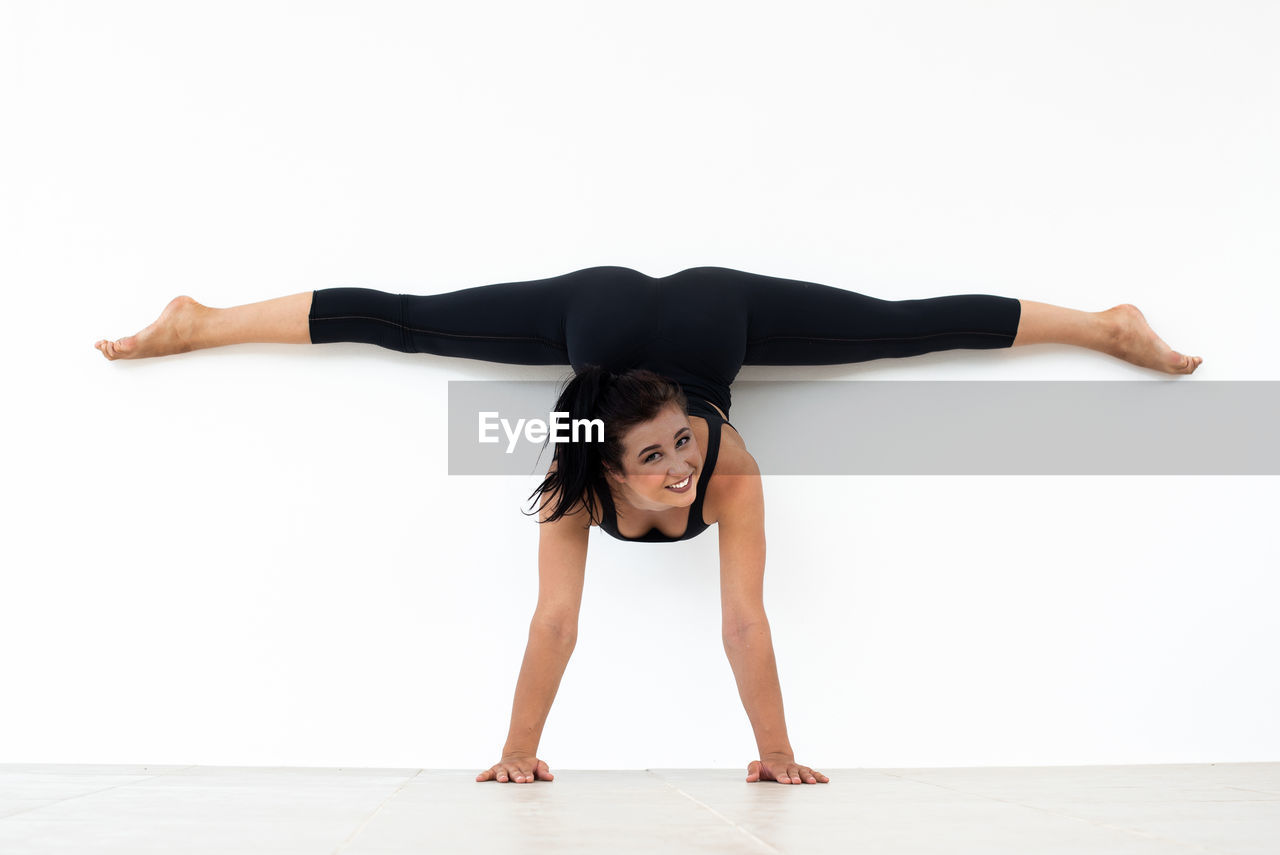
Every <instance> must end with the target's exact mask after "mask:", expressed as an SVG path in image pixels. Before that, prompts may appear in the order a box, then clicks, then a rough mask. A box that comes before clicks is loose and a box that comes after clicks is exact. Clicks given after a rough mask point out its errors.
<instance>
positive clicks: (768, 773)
mask: <svg viewBox="0 0 1280 855" xmlns="http://www.w3.org/2000/svg"><path fill="white" fill-rule="evenodd" d="M755 781H777V782H778V783H779V784H799V783H801V782H803V783H806V784H819V783H821V784H826V783H829V782H830V781H831V779H830V778H828V777H827V776H826V775H824V774H822V773H821V772H819V771H818V770H817V769H810V768H809V767H808V766H801V765H800V764H799V763H797V762H796V758H795V757H793V756H791V755H790V754H766V755H764V757H762V758H761V759H759V760H752V761H751V762H750V763H748V764H747V783H749V784H750V783H752V782H755Z"/></svg>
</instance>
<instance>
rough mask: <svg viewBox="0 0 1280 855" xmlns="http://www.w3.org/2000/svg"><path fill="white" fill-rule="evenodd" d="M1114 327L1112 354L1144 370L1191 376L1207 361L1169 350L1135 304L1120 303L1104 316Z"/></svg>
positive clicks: (1104, 313) (1103, 313)
mask: <svg viewBox="0 0 1280 855" xmlns="http://www.w3.org/2000/svg"><path fill="white" fill-rule="evenodd" d="M1101 314H1102V315H1103V316H1104V317H1106V318H1109V319H1110V320H1111V322H1112V324H1113V328H1112V336H1113V341H1112V349H1111V354H1112V355H1113V356H1117V357H1119V358H1120V359H1123V360H1125V361H1126V362H1132V363H1133V364H1134V365H1141V366H1142V367H1143V368H1154V369H1155V370H1156V371H1163V372H1165V373H1166V374H1190V373H1191V372H1193V371H1195V370H1196V368H1198V367H1199V366H1200V363H1201V362H1203V361H1204V360H1203V359H1201V358H1200V357H1198V356H1186V355H1185V354H1181V353H1178V351H1176V350H1174V349H1173V348H1171V347H1169V345H1167V344H1165V343H1164V340H1163V339H1162V338H1160V336H1158V335H1156V333H1155V330H1153V329H1151V325H1150V324H1148V323H1147V319H1146V317H1144V316H1143V314H1142V312H1141V310H1139V309H1138V307H1137V306H1135V305H1133V304H1132V303H1121V304H1120V305H1119V306H1113V307H1112V308H1110V309H1107V310H1106V311H1105V312H1102V313H1101Z"/></svg>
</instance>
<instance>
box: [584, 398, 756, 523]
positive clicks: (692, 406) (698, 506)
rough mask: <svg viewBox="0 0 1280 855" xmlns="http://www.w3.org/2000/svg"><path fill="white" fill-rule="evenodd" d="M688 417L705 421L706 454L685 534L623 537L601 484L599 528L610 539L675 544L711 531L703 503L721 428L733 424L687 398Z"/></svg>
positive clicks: (701, 402)
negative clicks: (676, 535) (705, 519)
mask: <svg viewBox="0 0 1280 855" xmlns="http://www.w3.org/2000/svg"><path fill="white" fill-rule="evenodd" d="M689 415H691V416H701V417H702V418H704V419H706V420H707V451H706V454H705V455H704V456H703V458H702V474H700V475H699V476H698V495H697V497H696V498H694V500H693V504H692V505H690V506H689V522H688V525H687V526H686V527H685V530H684V534H682V535H680V536H679V537H668V536H667V535H665V534H663V533H662V532H661V531H659V530H658V529H657V528H651V529H649V531H648V532H646V533H645V534H642V535H640V536H639V537H624V536H623V535H621V534H619V533H618V512H617V508H616V507H615V506H614V504H613V495H612V494H611V493H610V492H609V489H608V487H607V486H604V485H602V489H601V490H600V493H601V498H602V499H603V504H604V514H603V518H602V519H601V520H600V528H601V529H602V530H604V531H605V532H607V533H608V534H609V535H611V536H612V537H616V538H617V539H618V540H629V541H634V542H636V543H675V542H676V541H678V540H690V539H691V538H694V537H697V536H698V535H700V534H702V533H703V532H704V531H706V530H707V529H708V528H710V526H709V525H707V523H706V522H704V521H703V519H702V503H703V500H704V499H706V497H707V484H709V483H711V473H712V472H714V471H715V468H716V459H717V458H718V457H719V456H720V431H721V429H722V428H723V426H724V425H729V427H733V423H732V422H730V421H728V420H727V419H725V418H723V417H721V415H720V413H719V412H717V411H716V408H715V407H713V406H711V405H710V404H708V403H706V402H705V401H702V400H700V399H698V398H690V399H689ZM734 430H737V428H734Z"/></svg>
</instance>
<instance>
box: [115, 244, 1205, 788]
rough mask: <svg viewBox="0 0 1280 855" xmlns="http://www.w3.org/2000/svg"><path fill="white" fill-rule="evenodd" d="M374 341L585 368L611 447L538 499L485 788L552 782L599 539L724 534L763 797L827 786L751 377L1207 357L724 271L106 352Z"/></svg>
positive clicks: (545, 290) (257, 327) (1041, 307)
mask: <svg viewBox="0 0 1280 855" xmlns="http://www.w3.org/2000/svg"><path fill="white" fill-rule="evenodd" d="M338 341H358V342H366V343H369V344H376V345H379V346H381V347H386V348H390V349H392V350H399V351H402V352H408V353H433V354H438V355H443V356H459V357H466V358H472V359H483V360H488V361H493V362H508V363H518V364H525V365H565V364H567V365H571V366H573V368H574V376H573V378H572V380H570V382H569V383H568V384H567V385H566V386H565V388H564V390H563V391H562V393H561V396H560V400H559V401H558V403H557V405H556V408H555V410H556V411H557V412H567V413H568V414H569V416H570V418H573V419H577V418H599V419H601V420H602V421H603V423H604V424H605V426H606V431H605V438H604V442H600V443H586V442H584V443H578V444H569V443H559V444H557V445H556V452H555V455H554V458H553V460H552V463H551V467H550V469H549V470H548V473H547V477H546V479H545V480H544V481H543V482H542V483H541V484H540V485H539V487H538V489H537V490H535V495H538V496H540V503H539V522H540V523H541V525H540V536H539V547H538V565H539V593H538V605H537V608H536V610H535V612H534V617H533V621H532V623H531V626H530V630H529V642H528V646H527V648H526V650H525V657H524V663H523V665H522V667H521V671H520V677H519V680H518V682H517V684H516V692H515V702H514V705H513V711H512V719H511V728H510V731H509V733H508V738H507V744H506V747H505V748H504V751H503V756H502V759H501V760H499V762H498V763H495V764H494V765H493V766H492V767H490V768H489V769H487V770H485V771H483V772H481V773H480V774H479V775H477V777H476V780H477V781H487V780H496V781H500V782H507V781H515V782H519V783H528V782H532V781H534V780H536V779H538V778H541V779H543V780H552V779H553V777H554V776H553V775H552V774H551V771H550V769H549V768H548V767H547V764H546V763H545V762H544V761H542V760H540V759H539V758H538V757H537V756H536V750H537V745H538V741H539V739H540V737H541V733H542V727H543V724H544V722H545V721H546V716H547V713H548V712H549V710H550V708H551V704H552V701H553V699H554V698H555V693H556V690H557V688H558V687H559V684H560V678H561V676H562V675H563V673H564V669H565V666H566V665H567V664H568V660H569V656H570V654H571V653H572V651H573V647H574V644H575V641H576V634H577V622H578V611H579V606H580V604H581V601H582V588H583V580H584V575H585V569H586V556H587V540H588V535H589V533H590V528H591V526H593V525H599V526H600V527H601V528H602V529H603V530H604V531H606V532H608V533H609V534H610V535H611V536H613V537H616V538H619V539H622V540H640V541H646V542H661V541H673V540H686V539H688V538H691V537H694V536H696V535H698V534H700V533H701V532H702V531H704V530H706V528H708V526H709V525H713V524H714V525H718V527H719V545H720V566H721V604H722V618H721V622H722V633H723V637H724V644H725V650H726V653H727V654H728V657H729V660H730V663H731V665H732V668H733V671H734V675H735V677H736V679H737V682H738V687H739V692H740V695H741V697H742V700H743V705H744V706H745V707H746V711H747V715H748V717H749V718H750V720H751V724H752V727H753V729H754V731H755V736H756V742H757V748H758V750H759V759H758V760H753V761H751V763H749V764H748V767H747V773H748V774H747V778H746V780H747V781H759V780H774V781H778V782H779V783H792V784H796V783H801V782H802V781H803V782H804V783H810V784H812V783H818V782H822V783H826V782H827V781H829V780H830V779H829V778H828V777H827V776H826V775H823V774H822V773H821V772H819V771H817V770H815V769H812V768H811V767H809V766H805V765H802V764H799V763H797V762H796V760H795V756H794V753H793V752H792V749H791V744H790V742H789V740H788V738H787V732H786V725H785V722H784V718H783V708H782V693H781V690H780V688H779V683H778V675H777V667H776V665H775V661H774V655H773V644H772V637H771V635H770V630H769V623H768V619H767V617H766V615H765V610H764V603H763V579H764V563H765V560H764V559H765V538H764V495H763V491H762V489H761V482H760V471H759V468H758V467H757V466H756V463H755V460H754V459H753V458H752V456H751V454H750V453H749V452H748V451H747V448H746V445H745V443H744V442H743V440H742V437H741V436H740V435H739V434H738V431H737V430H736V429H735V428H734V427H733V425H732V424H730V423H729V421H728V413H729V409H730V404H731V397H730V394H729V387H730V384H731V383H732V382H733V379H734V378H735V377H736V376H737V373H738V369H739V368H740V367H741V366H742V365H744V364H745V365H829V364H841V363H851V362H863V361H866V360H871V359H879V358H882V357H890V356H892V357H902V356H912V355H915V354H921V353H929V352H932V351H937V350H950V349H954V348H967V349H992V348H1005V347H1017V346H1019V345H1028V344H1039V343H1048V342H1054V343H1060V344H1071V345H1077V346H1080V347H1087V348H1090V349H1092V350H1098V351H1102V352H1104V353H1108V354H1111V355H1113V356H1116V357H1118V358H1120V359H1124V360H1127V361H1129V362H1132V363H1134V364H1136V365H1141V366H1144V367H1147V368H1151V369H1153V370H1156V371H1162V372H1165V373H1170V374H1190V373H1191V372H1193V371H1195V369H1196V368H1197V367H1198V366H1199V365H1200V363H1201V361H1202V360H1201V359H1200V357H1188V356H1184V355H1183V354H1181V353H1178V352H1176V351H1174V350H1173V349H1172V348H1170V347H1169V346H1168V345H1167V344H1165V343H1164V341H1162V340H1161V339H1160V338H1159V337H1158V336H1157V335H1156V334H1155V332H1154V331H1152V329H1151V327H1150V326H1148V325H1147V323H1146V320H1145V319H1144V318H1143V315H1142V313H1141V312H1140V311H1138V309H1137V308H1136V307H1134V306H1132V305H1129V304H1122V305H1119V306H1114V307H1112V308H1110V309H1107V310H1106V311H1103V312H1082V311H1077V310H1074V309H1067V308H1063V307H1060V306H1053V305H1049V304H1046V303H1037V302H1033V301H1030V300H1018V299H1014V298H1011V297H998V296H993V295H985V294H965V295H957V296H944V297H933V298H927V299H919V300H897V301H889V300H880V299H877V298H874V297H868V296H865V295H862V294H858V293H856V292H853V291H846V290H842V289H839V288H834V287H831V286H827V285H819V284H817V283H813V282H803V281H799V280H792V279H780V278H776V277H770V276H761V275H758V274H753V273H745V272H742V271H738V270H731V269H728V268H723V267H697V268H692V269H689V270H684V271H681V272H680V273H676V274H673V275H671V276H666V277H662V278H651V277H649V276H646V275H644V274H642V273H639V272H637V271H635V270H631V269H629V268H626V267H592V268H587V269H584V270H578V271H575V272H573V273H568V274H565V275H563V276H557V277H552V278H550V279H541V280H534V281H529V282H508V283H500V284H495V285H483V286H478V287H474V288H466V289H462V290H459V291H453V292H449V293H445V294H436V295H423V296H418V295H409V294H388V293H385V292H382V291H375V290H371V289H366V288H328V289H321V290H317V291H306V292H303V293H300V294H294V295H292V296H288V297H280V298H277V299H273V300H266V301H263V302H260V303H252V304H249V305H245V306H236V307H233V308H230V309H214V308H210V307H207V306H204V305H201V304H200V303H197V302H196V301H195V300H193V299H191V298H190V297H185V296H183V297H175V298H174V299H173V300H172V301H171V302H170V303H169V305H168V306H166V307H165V309H164V311H163V312H162V313H161V315H160V317H159V319H158V320H156V322H155V323H153V324H151V325H150V326H148V327H147V328H146V329H143V330H142V331H141V332H139V333H137V334H136V335H132V336H126V337H125V338H122V339H119V340H116V341H107V340H102V341H99V342H97V343H96V344H95V347H97V348H98V349H99V350H100V351H101V352H102V354H103V355H104V356H105V357H106V358H107V359H112V360H114V359H135V358H140V357H148V356H162V355H166V354H172V353H182V352H186V351H189V350H196V349H199V348H204V347H217V346H220V345H226V344H239V343H245V342H284V343H296V344H309V343H315V344H319V343H325V342H338Z"/></svg>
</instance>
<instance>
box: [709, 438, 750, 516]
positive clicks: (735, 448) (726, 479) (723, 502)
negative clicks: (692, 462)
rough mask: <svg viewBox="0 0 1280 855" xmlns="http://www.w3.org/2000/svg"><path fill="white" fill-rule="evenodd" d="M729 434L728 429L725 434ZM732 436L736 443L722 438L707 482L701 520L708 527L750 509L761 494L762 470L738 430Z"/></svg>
mask: <svg viewBox="0 0 1280 855" xmlns="http://www.w3.org/2000/svg"><path fill="white" fill-rule="evenodd" d="M728 433H729V430H728V429H726V430H725V434H728ZM733 436H734V437H735V438H736V441H733V440H730V441H725V439H724V438H723V436H722V438H721V442H720V451H719V453H718V454H717V455H716V465H715V469H713V470H712V471H711V480H710V481H709V482H708V483H707V498H706V499H705V501H704V502H703V508H702V517H703V519H704V520H706V521H707V523H708V524H709V525H712V524H715V523H719V522H721V521H723V520H724V519H725V518H726V517H727V516H729V515H731V514H735V513H738V512H743V511H748V510H750V509H751V508H753V507H754V506H755V504H756V503H757V502H758V501H759V497H760V494H761V485H760V467H759V465H757V463H756V459H755V457H753V456H752V455H751V452H749V451H747V446H746V444H745V443H744V442H742V438H741V437H739V436H738V435H737V431H733Z"/></svg>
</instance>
